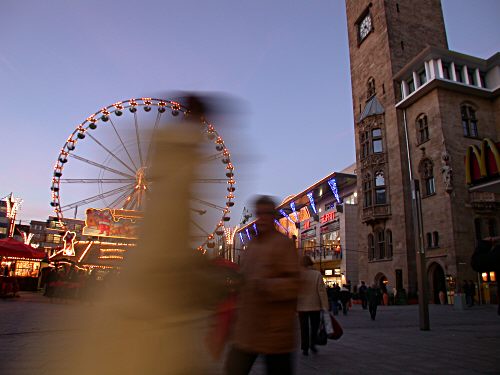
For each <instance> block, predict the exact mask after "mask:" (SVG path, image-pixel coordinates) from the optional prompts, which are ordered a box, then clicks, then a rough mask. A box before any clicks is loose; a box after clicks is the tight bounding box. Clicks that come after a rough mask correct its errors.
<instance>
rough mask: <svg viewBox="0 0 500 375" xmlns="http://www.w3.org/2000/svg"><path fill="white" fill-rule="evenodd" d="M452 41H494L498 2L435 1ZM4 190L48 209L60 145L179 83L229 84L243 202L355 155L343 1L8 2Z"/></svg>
mask: <svg viewBox="0 0 500 375" xmlns="http://www.w3.org/2000/svg"><path fill="white" fill-rule="evenodd" d="M443 9H444V16H445V22H446V27H447V34H448V41H449V46H450V49H452V50H457V51H459V52H463V53H466V54H471V55H475V56H479V57H483V58H486V57H489V56H491V55H492V54H494V53H495V52H497V51H498V50H500V48H499V47H500V28H499V26H498V20H497V18H498V15H499V14H500V1H498V0H443ZM0 35H2V43H0V84H1V90H0V108H1V112H2V117H1V120H0V121H1V122H0V123H1V129H2V140H3V142H2V160H3V163H2V173H1V175H0V197H2V196H4V195H6V194H8V193H9V192H11V191H12V192H14V193H15V195H16V196H20V197H22V198H23V199H24V206H23V209H22V211H21V212H20V217H21V218H22V219H25V220H26V219H45V218H47V216H48V215H49V214H50V213H51V210H50V206H49V201H50V191H49V187H50V180H51V175H52V166H53V164H54V162H55V160H56V158H57V155H58V151H59V149H60V148H61V146H62V145H63V143H64V141H65V139H66V138H67V136H68V135H69V134H70V133H71V132H72V130H73V129H74V128H75V127H76V125H77V124H79V123H80V122H81V121H83V120H84V119H85V118H86V117H87V116H88V115H89V114H91V113H93V112H95V111H97V110H98V109H100V108H102V107H103V106H105V105H109V104H111V103H114V102H116V101H119V100H124V99H129V98H132V97H141V96H158V95H161V94H162V93H165V92H168V91H175V90H197V91H209V92H210V91H215V92H223V93H226V94H229V95H231V96H232V97H233V98H235V99H234V100H235V101H236V102H237V103H238V113H236V114H232V115H231V116H230V119H231V120H233V121H234V126H232V127H227V126H226V127H225V128H224V129H223V133H224V134H226V135H227V136H226V138H227V140H228V145H229V147H230V148H231V150H232V153H233V156H234V158H233V159H234V164H235V166H236V168H237V181H238V190H237V191H236V193H237V199H238V202H239V204H238V205H237V206H236V207H235V210H234V212H235V214H233V218H235V220H233V222H232V223H233V224H236V219H239V215H240V213H241V210H242V208H243V205H244V204H245V202H246V201H247V199H248V198H249V197H250V196H251V195H253V194H256V193H270V194H273V195H276V196H278V197H280V198H283V197H284V196H286V195H289V194H292V193H296V192H298V191H300V190H302V189H303V188H304V187H306V186H308V185H310V184H311V183H313V182H314V181H315V180H317V179H319V178H321V177H323V176H325V175H327V174H328V173H330V172H332V171H333V170H340V169H342V168H343V167H345V166H347V165H348V164H350V163H352V162H354V159H355V156H354V138H353V119H352V106H351V88H350V73H349V57H348V49H347V34H346V16H345V10H344V1H341V0H334V1H331V0H329V1H327V0H321V1H315V0H313V1H308V2H303V1H300V2H299V1H291V0H274V1H262V0H256V1H252V2H239V1H234V0H231V1H230V0H216V1H192V0H187V1H186V0H184V1H176V2H172V1H144V2H137V1H129V0H124V1H121V2H112V1H96V0H87V1H84V2H82V1H62V0H53V1H50V2H41V1H35V0H28V1H13V0H6V1H2V3H1V5H0ZM230 102H231V101H230Z"/></svg>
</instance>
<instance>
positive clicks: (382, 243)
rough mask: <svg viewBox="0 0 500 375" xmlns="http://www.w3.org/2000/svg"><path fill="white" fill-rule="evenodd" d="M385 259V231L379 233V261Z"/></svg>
mask: <svg viewBox="0 0 500 375" xmlns="http://www.w3.org/2000/svg"><path fill="white" fill-rule="evenodd" d="M384 258H385V236H384V231H383V230H379V231H378V232H377V259H384Z"/></svg>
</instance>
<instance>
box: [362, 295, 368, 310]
mask: <svg viewBox="0 0 500 375" xmlns="http://www.w3.org/2000/svg"><path fill="white" fill-rule="evenodd" d="M361 306H362V307H363V310H366V307H367V306H368V300H367V299H366V297H361Z"/></svg>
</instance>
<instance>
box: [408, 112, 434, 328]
mask: <svg viewBox="0 0 500 375" xmlns="http://www.w3.org/2000/svg"><path fill="white" fill-rule="evenodd" d="M403 123H404V130H405V141H406V157H407V160H408V177H409V180H410V186H411V208H412V214H413V236H414V238H415V249H416V262H417V282H418V307H419V309H418V311H419V320H420V330H422V331H428V330H430V322H429V301H427V277H426V276H425V245H424V228H423V220H422V198H421V195H420V184H419V182H418V180H416V179H414V178H413V167H412V163H411V157H410V141H409V139H408V124H407V121H406V110H403Z"/></svg>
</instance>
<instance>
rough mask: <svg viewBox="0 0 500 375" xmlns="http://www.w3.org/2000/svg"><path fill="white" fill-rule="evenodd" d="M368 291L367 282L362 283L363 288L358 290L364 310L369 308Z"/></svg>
mask: <svg viewBox="0 0 500 375" xmlns="http://www.w3.org/2000/svg"><path fill="white" fill-rule="evenodd" d="M367 290H368V288H367V287H366V285H365V282H364V281H361V286H360V287H359V289H358V293H359V299H360V300H361V306H362V307H363V310H366V309H367V306H368V300H367V296H366V292H367Z"/></svg>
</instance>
